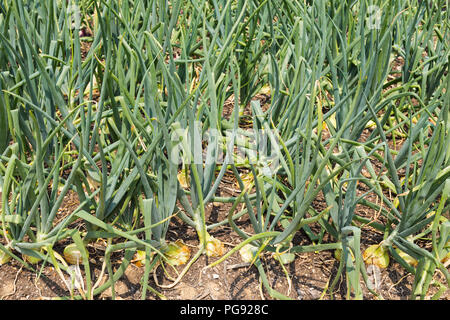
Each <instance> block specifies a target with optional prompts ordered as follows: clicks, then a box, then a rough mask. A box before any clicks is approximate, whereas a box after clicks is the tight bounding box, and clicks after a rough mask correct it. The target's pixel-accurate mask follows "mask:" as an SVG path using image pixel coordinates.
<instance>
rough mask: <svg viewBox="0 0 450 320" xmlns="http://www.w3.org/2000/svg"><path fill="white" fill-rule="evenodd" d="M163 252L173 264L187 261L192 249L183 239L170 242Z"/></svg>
mask: <svg viewBox="0 0 450 320" xmlns="http://www.w3.org/2000/svg"><path fill="white" fill-rule="evenodd" d="M163 253H164V255H165V256H166V258H167V262H168V263H169V264H171V265H173V266H179V265H181V264H185V263H187V262H188V260H189V257H190V256H191V250H190V249H189V247H188V246H187V245H185V244H184V243H183V241H182V240H181V239H178V240H177V241H175V242H171V243H169V244H168V245H167V247H166V248H165V249H164V250H163Z"/></svg>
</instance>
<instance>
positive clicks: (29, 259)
mask: <svg viewBox="0 0 450 320" xmlns="http://www.w3.org/2000/svg"><path fill="white" fill-rule="evenodd" d="M33 251H35V252H40V253H42V250H40V251H38V250H33ZM23 257H24V259H25V260H26V261H27V262H29V263H31V264H37V263H38V262H39V261H41V260H42V259H41V258H37V257H33V256H29V255H27V254H24V255H23Z"/></svg>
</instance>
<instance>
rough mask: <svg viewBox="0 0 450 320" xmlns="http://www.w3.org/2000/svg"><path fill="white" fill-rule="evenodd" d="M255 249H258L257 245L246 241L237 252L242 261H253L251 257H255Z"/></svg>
mask: <svg viewBox="0 0 450 320" xmlns="http://www.w3.org/2000/svg"><path fill="white" fill-rule="evenodd" d="M257 251H258V248H257V247H255V246H254V245H251V244H250V243H248V244H246V245H245V246H243V247H242V248H241V249H239V254H240V255H241V259H242V261H244V262H247V263H251V262H252V261H253V258H254V257H255V254H256V253H257Z"/></svg>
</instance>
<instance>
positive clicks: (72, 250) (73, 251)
mask: <svg viewBox="0 0 450 320" xmlns="http://www.w3.org/2000/svg"><path fill="white" fill-rule="evenodd" d="M63 254H64V259H66V261H67V262H68V263H70V264H81V263H83V255H82V254H81V252H80V250H79V249H78V247H77V245H76V244H75V243H71V244H69V245H68V246H67V247H65V248H64V252H63Z"/></svg>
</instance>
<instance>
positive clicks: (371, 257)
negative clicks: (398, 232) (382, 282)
mask: <svg viewBox="0 0 450 320" xmlns="http://www.w3.org/2000/svg"><path fill="white" fill-rule="evenodd" d="M363 259H364V262H365V263H366V264H368V265H370V264H373V265H375V266H377V267H378V268H381V269H385V268H387V266H388V265H389V255H388V252H387V249H386V248H385V247H383V246H382V245H381V244H374V245H371V246H369V247H368V248H367V249H366V250H365V251H364V253H363Z"/></svg>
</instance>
